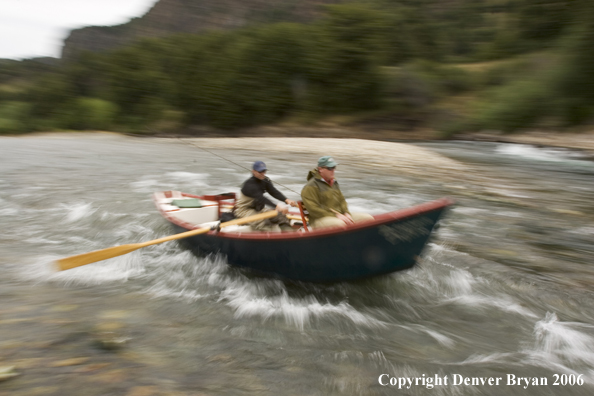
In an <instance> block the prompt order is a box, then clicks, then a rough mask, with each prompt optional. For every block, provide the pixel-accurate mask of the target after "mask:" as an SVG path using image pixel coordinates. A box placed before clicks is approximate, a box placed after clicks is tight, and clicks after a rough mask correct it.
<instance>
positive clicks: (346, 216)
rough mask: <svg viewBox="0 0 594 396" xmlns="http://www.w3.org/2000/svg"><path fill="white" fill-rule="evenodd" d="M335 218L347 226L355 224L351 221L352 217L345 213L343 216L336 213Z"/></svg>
mask: <svg viewBox="0 0 594 396" xmlns="http://www.w3.org/2000/svg"><path fill="white" fill-rule="evenodd" d="M336 218H338V219H340V220H342V221H344V223H345V224H346V225H349V224H355V222H354V221H353V218H352V217H351V215H350V214H348V213H345V214H342V213H336Z"/></svg>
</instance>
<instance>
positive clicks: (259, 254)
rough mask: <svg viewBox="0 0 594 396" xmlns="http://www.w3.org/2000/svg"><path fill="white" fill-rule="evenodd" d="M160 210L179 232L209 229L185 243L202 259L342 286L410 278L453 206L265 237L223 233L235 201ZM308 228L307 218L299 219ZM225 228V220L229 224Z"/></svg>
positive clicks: (217, 199)
mask: <svg viewBox="0 0 594 396" xmlns="http://www.w3.org/2000/svg"><path fill="white" fill-rule="evenodd" d="M153 200H154V202H155V205H156V206H157V208H158V210H159V211H160V212H161V214H162V215H163V217H165V218H166V219H167V220H168V221H169V222H170V223H171V224H172V225H173V227H174V229H175V231H176V232H186V231H189V230H195V229H200V228H204V227H210V228H212V229H211V231H209V232H208V233H204V234H200V235H194V236H190V237H188V238H185V239H181V240H180V241H181V242H182V243H184V244H185V245H186V246H188V247H189V248H190V249H191V250H193V251H195V252H197V253H199V254H205V253H206V254H208V253H222V254H224V255H226V256H227V261H228V263H229V264H231V265H233V266H237V267H243V268H249V269H251V270H253V271H255V272H257V273H260V274H265V275H269V276H274V277H279V278H284V279H290V280H294V281H303V282H324V283H325V282H339V281H349V280H357V279H363V278H369V277H373V276H378V275H383V274H388V273H391V272H395V271H400V270H405V269H408V268H411V267H413V266H414V265H415V263H416V261H417V260H418V258H419V255H420V254H421V252H422V250H423V248H424V247H425V245H426V244H427V241H428V240H429V237H430V235H431V232H432V231H433V229H434V227H435V225H436V223H437V221H438V220H439V218H440V216H441V215H442V214H443V213H444V211H445V210H446V209H447V208H448V207H449V206H450V205H452V203H453V202H452V201H451V200H450V199H447V198H442V199H439V200H436V201H432V202H427V203H424V204H421V205H417V206H413V207H410V208H407V209H402V210H397V211H394V212H388V213H383V214H379V215H375V216H373V217H374V220H372V221H368V222H361V223H356V224H353V225H350V226H347V227H340V228H326V229H320V230H312V229H311V228H308V227H307V222H305V224H300V223H297V227H299V226H301V228H300V229H299V230H296V231H293V232H291V231H288V232H287V231H285V232H260V231H254V230H252V229H251V227H250V226H249V225H231V226H228V227H224V228H221V227H219V224H220V221H221V218H223V219H224V218H225V215H226V214H230V212H231V211H232V209H233V205H234V203H235V194H234V193H227V194H219V195H202V196H199V195H193V194H187V193H182V192H179V191H164V192H157V193H154V194H153ZM297 217H298V218H301V219H302V221H301V223H303V220H306V218H305V217H304V213H303V211H301V213H300V214H299V215H298V216H297ZM223 221H225V220H223Z"/></svg>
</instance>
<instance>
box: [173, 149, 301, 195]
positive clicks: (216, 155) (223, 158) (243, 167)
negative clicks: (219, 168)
mask: <svg viewBox="0 0 594 396" xmlns="http://www.w3.org/2000/svg"><path fill="white" fill-rule="evenodd" d="M177 140H179V141H180V142H182V143H185V144H190V145H192V146H194V147H197V148H199V149H200V150H203V151H206V152H207V153H209V154H212V155H214V156H215V157H219V158H220V159H222V160H225V161H228V162H231V163H232V164H234V165H237V166H238V167H240V168H242V169H245V170H247V171H248V172H251V171H252V170H251V169H248V168H246V167H245V166H243V165H241V164H238V163H237V162H234V161H231V160H230V159H228V158H225V157H222V156H220V155H218V154H215V153H213V152H212V151H210V150H207V149H205V148H204V147H200V146H198V145H197V144H195V143H192V142H186V141H184V140H182V139H181V138H177ZM274 184H277V185H279V186H281V187H284V188H286V189H287V190H289V191H292V192H294V193H295V194H297V195H299V196H301V193H298V192H297V191H295V190H293V189H291V188H289V187H287V186H285V185H283V184H281V183H278V182H274Z"/></svg>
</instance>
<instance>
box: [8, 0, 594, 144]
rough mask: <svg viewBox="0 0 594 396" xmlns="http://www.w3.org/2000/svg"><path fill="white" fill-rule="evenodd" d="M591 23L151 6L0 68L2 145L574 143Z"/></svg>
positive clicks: (512, 5) (477, 4) (281, 4)
mask: <svg viewBox="0 0 594 396" xmlns="http://www.w3.org/2000/svg"><path fill="white" fill-rule="evenodd" d="M149 3H150V2H149ZM139 7H140V6H139ZM144 7H146V4H145V5H144ZM139 9H140V8H139ZM593 10H594V4H593V3H592V2H591V1H589V0H450V1H443V0H422V1H421V0H415V1H412V0H400V1H397V0H359V1H339V0H319V1H318V0H307V1H294V0H276V1H268V0H241V1H240V0H226V1H217V2H215V1H211V0H159V1H157V2H155V3H154V5H153V6H152V7H151V8H149V9H148V11H147V12H146V13H145V14H144V15H142V16H140V15H139V17H136V18H133V19H131V20H129V21H128V22H125V23H123V24H120V25H115V26H89V27H84V28H80V29H74V30H72V31H71V32H70V33H69V34H68V36H67V37H66V39H65V41H64V45H63V48H62V54H61V57H60V58H52V57H42V58H29V59H20V60H13V59H3V60H0V132H1V133H11V134H16V133H24V132H30V131H52V130H65V129H66V130H97V129H99V130H111V131H120V132H131V133H143V134H164V133H165V134H166V133H182V132H184V133H191V134H200V133H201V132H204V131H208V130H213V129H215V130H219V131H220V130H237V129H238V128H245V127H254V126H260V125H264V124H266V125H270V124H274V125H289V126H290V125H316V124H319V123H324V122H326V123H328V122H330V123H333V124H334V125H345V126H359V127H363V128H362V130H366V131H374V130H376V131H378V130H381V131H391V132H384V133H385V135H386V136H385V137H386V138H390V137H397V136H398V131H419V133H420V131H428V130H429V131H431V136H433V137H444V136H445V137H447V136H451V135H454V134H457V133H462V132H472V131H482V130H497V131H502V132H513V131H515V130H519V129H526V128H537V129H540V130H552V131H562V130H567V129H572V130H576V128H577V130H579V129H580V128H584V126H591V125H592V121H593V117H594V55H593V53H592V51H591V48H592V45H593V44H594V11H593ZM37 12H40V11H37Z"/></svg>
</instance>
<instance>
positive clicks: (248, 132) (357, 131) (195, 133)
mask: <svg viewBox="0 0 594 396" xmlns="http://www.w3.org/2000/svg"><path fill="white" fill-rule="evenodd" d="M97 132H98V131H93V132H84V131H78V132H38V133H31V134H25V135H4V136H12V137H15V136H22V137H26V136H39V135H40V134H41V135H46V134H62V133H68V134H70V133H97ZM102 133H117V132H102ZM127 135H130V136H135V137H149V136H152V137H164V138H172V137H173V138H242V137H243V138H247V137H251V138H256V137H257V138H328V139H364V140H377V141H388V142H400V143H407V142H411V143H414V142H427V141H444V140H462V141H481V142H500V143H515V144H529V145H534V146H540V147H559V148H567V149H574V150H582V151H585V152H587V153H588V154H590V155H592V156H594V128H593V129H592V130H587V131H584V132H581V133H576V132H551V131H528V132H521V133H514V134H503V133H498V132H475V133H466V134H457V135H454V136H450V137H444V136H443V135H442V134H441V133H440V132H439V131H436V130H433V129H418V130H409V131H396V130H382V129H366V128H355V127H347V126H341V125H334V124H331V123H327V124H320V125H316V126H311V127H304V126H262V127H255V128H247V129H240V130H234V131H222V130H214V129H211V128H200V127H196V128H194V129H188V130H186V131H184V133H151V134H127Z"/></svg>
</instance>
